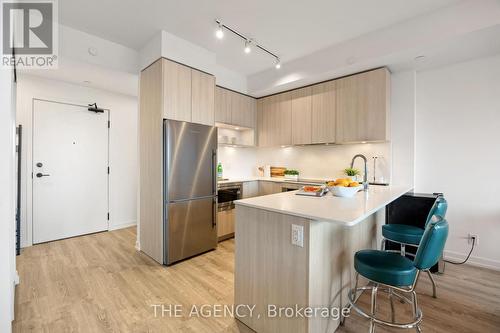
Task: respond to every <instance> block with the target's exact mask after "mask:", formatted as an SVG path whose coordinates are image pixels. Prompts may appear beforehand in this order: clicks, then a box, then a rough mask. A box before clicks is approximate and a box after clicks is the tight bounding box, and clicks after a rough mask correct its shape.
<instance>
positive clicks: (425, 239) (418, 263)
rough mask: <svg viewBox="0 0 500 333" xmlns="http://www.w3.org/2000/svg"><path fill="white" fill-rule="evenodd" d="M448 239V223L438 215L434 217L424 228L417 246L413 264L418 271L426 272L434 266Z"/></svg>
mask: <svg viewBox="0 0 500 333" xmlns="http://www.w3.org/2000/svg"><path fill="white" fill-rule="evenodd" d="M447 238H448V222H447V221H446V220H445V219H444V218H443V217H441V216H439V215H434V216H433V217H432V218H431V221H430V222H429V224H428V225H427V227H426V228H425V232H424V235H423V236H422V240H421V241H420V245H419V246H418V250H417V254H416V255H415V259H414V260H413V264H414V265H415V267H416V268H418V269H419V270H427V269H429V268H431V267H432V266H434V265H435V264H436V263H437V262H438V260H439V258H441V254H442V253H443V250H444V245H445V244H446V239H447Z"/></svg>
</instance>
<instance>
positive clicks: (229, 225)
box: [217, 209, 234, 241]
mask: <svg viewBox="0 0 500 333" xmlns="http://www.w3.org/2000/svg"><path fill="white" fill-rule="evenodd" d="M233 235H234V209H230V210H225V211H222V212H217V238H218V239H219V241H220V240H224V239H228V238H231V237H233Z"/></svg>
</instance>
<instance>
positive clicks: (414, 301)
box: [412, 290, 422, 333]
mask: <svg viewBox="0 0 500 333" xmlns="http://www.w3.org/2000/svg"><path fill="white" fill-rule="evenodd" d="M412 300H413V317H414V318H415V319H417V318H418V316H419V313H418V312H419V311H420V310H419V309H418V301H417V293H416V292H415V290H413V291H412ZM415 329H416V330H417V332H419V333H420V332H422V330H421V328H420V323H418V324H417V325H416V326H415Z"/></svg>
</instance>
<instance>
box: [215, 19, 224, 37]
mask: <svg viewBox="0 0 500 333" xmlns="http://www.w3.org/2000/svg"><path fill="white" fill-rule="evenodd" d="M217 25H218V27H217V30H216V31H215V37H217V38H218V39H222V38H224V26H223V24H222V23H221V22H218V23H217Z"/></svg>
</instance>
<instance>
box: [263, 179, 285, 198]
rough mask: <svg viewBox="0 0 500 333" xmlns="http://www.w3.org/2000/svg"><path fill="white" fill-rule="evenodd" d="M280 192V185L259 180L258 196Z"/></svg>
mask: <svg viewBox="0 0 500 333" xmlns="http://www.w3.org/2000/svg"><path fill="white" fill-rule="evenodd" d="M280 192H281V183H277V182H271V181H265V180H261V181H259V195H268V194H274V193H280Z"/></svg>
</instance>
